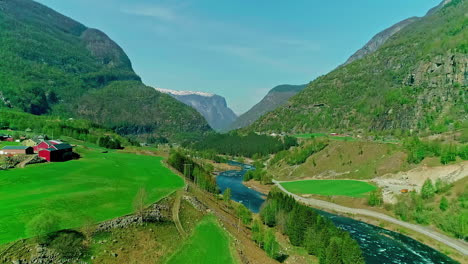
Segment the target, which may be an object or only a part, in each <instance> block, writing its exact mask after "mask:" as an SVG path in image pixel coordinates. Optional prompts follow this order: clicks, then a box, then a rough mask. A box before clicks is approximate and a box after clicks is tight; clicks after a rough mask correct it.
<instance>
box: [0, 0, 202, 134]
mask: <svg viewBox="0 0 468 264" xmlns="http://www.w3.org/2000/svg"><path fill="white" fill-rule="evenodd" d="M0 28H1V30H0V61H1V63H0V107H9V108H16V109H20V110H23V111H25V112H28V113H33V114H37V115H42V114H58V115H62V116H67V117H87V118H91V117H92V120H93V121H97V122H99V123H101V124H105V125H106V126H108V127H109V128H113V129H117V130H119V131H121V132H122V131H123V132H129V133H130V132H131V133H134V132H135V133H138V134H141V133H147V134H158V135H163V136H167V137H171V136H173V135H174V134H176V133H178V132H182V133H184V132H194V133H203V132H204V131H207V130H210V128H209V127H208V125H207V123H206V121H205V120H204V119H203V117H201V116H200V115H199V114H198V113H197V112H196V111H195V110H193V109H191V108H190V107H187V106H185V105H184V104H182V103H179V102H177V101H176V100H174V99H173V98H171V97H169V96H166V95H163V94H160V93H158V92H157V91H155V90H154V89H150V88H149V87H145V86H144V85H143V84H142V83H141V80H140V77H139V76H138V75H137V74H135V72H134V71H133V69H132V64H131V62H130V60H129V58H128V57H127V55H126V54H125V52H124V51H123V50H122V48H120V47H119V46H118V45H117V44H116V43H115V42H114V41H112V40H111V39H110V38H109V37H108V36H107V35H105V34H104V33H103V32H101V31H99V30H96V29H91V28H87V27H86V26H84V25H82V24H80V23H78V22H76V21H74V20H72V19H70V18H68V17H65V16H63V15H61V14H59V13H57V12H55V11H53V10H52V9H50V8H48V7H45V6H43V5H41V4H39V3H36V2H34V1H31V0H0ZM113 82H117V83H113ZM111 83H112V85H111V86H109V84H111ZM113 88H115V89H117V90H116V91H113V90H112V89H113ZM143 91H144V92H143ZM141 93H144V95H145V96H147V97H146V98H143V97H141V96H139V95H141ZM103 96H106V97H103ZM119 96H125V98H123V97H119ZM148 98H153V99H154V100H149V99H148ZM84 103H86V109H84V105H83V104H84ZM116 104H118V108H120V109H119V111H120V113H118V112H117V109H116ZM124 110H125V111H126V113H125V114H123V113H121V112H122V111H124ZM142 112H145V113H151V114H152V115H148V116H145V117H143V116H141V113H142ZM179 125H180V126H179ZM175 127H180V129H173V128H175Z"/></svg>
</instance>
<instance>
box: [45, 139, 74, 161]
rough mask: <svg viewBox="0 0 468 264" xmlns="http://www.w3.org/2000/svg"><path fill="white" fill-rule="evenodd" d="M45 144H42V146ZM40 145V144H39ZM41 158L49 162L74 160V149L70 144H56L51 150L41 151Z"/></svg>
mask: <svg viewBox="0 0 468 264" xmlns="http://www.w3.org/2000/svg"><path fill="white" fill-rule="evenodd" d="M42 143H43V142H41V144H42ZM39 145H40V144H39ZM39 157H41V158H43V159H45V160H47V161H48V162H57V161H67V160H71V159H72V158H73V147H72V146H71V145H70V144H65V143H61V144H55V145H53V144H52V145H51V146H50V148H46V149H40V150H39Z"/></svg>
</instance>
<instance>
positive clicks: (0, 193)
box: [0, 146, 184, 244]
mask: <svg viewBox="0 0 468 264" xmlns="http://www.w3.org/2000/svg"><path fill="white" fill-rule="evenodd" d="M76 151H77V152H78V153H79V154H80V155H81V157H82V158H81V159H79V160H73V161H69V162H63V163H50V164H39V165H31V166H28V167H26V168H25V169H13V170H9V171H0V219H1V220H0V244H1V243H6V242H9V241H13V240H17V239H20V238H25V237H27V234H26V232H25V228H26V226H27V223H28V222H29V221H30V220H31V219H32V218H33V217H34V216H36V215H38V214H40V213H44V212H50V213H51V214H53V215H56V216H57V217H58V218H59V220H60V228H62V229H63V228H72V227H78V226H81V225H82V224H83V223H84V222H85V221H89V219H92V221H94V222H98V221H103V220H107V219H111V218H114V217H117V216H121V215H125V214H128V213H131V212H132V211H133V209H132V202H133V200H134V197H135V195H136V193H137V192H138V191H139V190H140V189H141V188H144V189H145V190H146V193H147V197H146V203H147V204H151V203H153V202H155V201H157V200H159V199H161V198H162V197H164V196H166V195H168V194H170V193H171V192H173V191H174V190H176V189H179V188H181V187H183V185H184V182H183V180H182V179H181V178H179V177H178V176H177V175H175V174H174V173H172V172H171V171H170V170H169V169H168V168H166V167H164V166H163V164H162V163H161V160H162V158H159V157H153V156H143V155H135V154H129V153H119V152H117V151H109V152H108V153H103V149H100V148H97V147H94V146H79V147H77V148H76Z"/></svg>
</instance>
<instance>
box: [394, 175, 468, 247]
mask: <svg viewBox="0 0 468 264" xmlns="http://www.w3.org/2000/svg"><path fill="white" fill-rule="evenodd" d="M452 192H454V193H455V195H453V194H452ZM393 210H394V212H395V214H396V215H397V216H399V217H400V218H401V219H402V220H404V221H408V222H416V223H418V224H421V225H435V226H437V227H438V228H440V229H441V230H443V231H444V232H447V233H450V234H452V235H453V236H455V237H457V238H460V239H464V240H465V241H467V240H468V221H467V219H466V216H467V215H468V187H467V186H466V185H465V188H464V190H461V191H458V192H457V191H455V190H452V185H451V184H448V183H447V182H444V181H442V180H440V179H439V180H437V181H436V182H435V183H433V182H432V181H431V180H430V179H427V180H426V181H425V182H424V184H423V186H422V188H421V191H420V193H417V192H415V191H412V192H410V193H408V194H402V195H399V197H398V201H397V203H396V204H395V205H394V206H393Z"/></svg>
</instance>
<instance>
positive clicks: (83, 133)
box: [0, 109, 139, 149]
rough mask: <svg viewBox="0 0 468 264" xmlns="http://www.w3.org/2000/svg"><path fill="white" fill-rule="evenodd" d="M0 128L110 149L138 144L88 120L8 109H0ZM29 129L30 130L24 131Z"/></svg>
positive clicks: (18, 134) (19, 133)
mask: <svg viewBox="0 0 468 264" xmlns="http://www.w3.org/2000/svg"><path fill="white" fill-rule="evenodd" d="M1 129H11V130H13V131H15V132H13V133H14V134H15V135H16V136H22V135H27V134H28V133H29V134H31V133H34V134H45V135H47V136H48V137H49V138H59V137H61V136H66V137H71V138H74V139H77V140H82V141H86V142H89V143H93V144H98V145H99V146H101V147H106V148H112V149H114V148H121V147H122V145H135V146H138V145H139V144H138V143H137V142H135V141H132V140H131V139H128V138H125V137H122V136H119V135H117V134H116V133H114V132H113V131H111V130H108V129H105V128H103V127H101V126H99V125H97V124H94V123H92V122H90V121H86V120H81V119H63V118H59V117H52V116H36V115H32V114H28V113H23V112H18V111H14V110H8V109H0V130H1ZM29 130H30V131H31V132H26V131H29ZM20 131H24V132H20Z"/></svg>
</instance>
